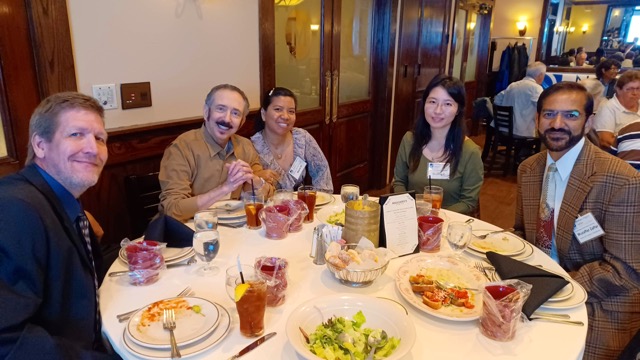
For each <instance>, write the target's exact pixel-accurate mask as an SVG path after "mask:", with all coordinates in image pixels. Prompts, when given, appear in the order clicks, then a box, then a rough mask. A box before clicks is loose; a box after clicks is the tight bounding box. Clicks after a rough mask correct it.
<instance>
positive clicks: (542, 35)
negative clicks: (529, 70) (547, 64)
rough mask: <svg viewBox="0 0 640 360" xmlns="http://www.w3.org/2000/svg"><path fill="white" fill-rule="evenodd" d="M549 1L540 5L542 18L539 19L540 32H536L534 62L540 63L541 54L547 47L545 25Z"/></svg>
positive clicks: (545, 0) (546, 0) (547, 21)
mask: <svg viewBox="0 0 640 360" xmlns="http://www.w3.org/2000/svg"><path fill="white" fill-rule="evenodd" d="M549 5H550V0H544V2H543V4H542V16H541V17H540V31H539V32H538V43H537V44H536V61H540V59H542V53H543V52H544V50H545V49H546V47H547V45H546V44H547V41H548V39H547V36H546V34H548V31H547V30H548V29H547V24H548V23H549V20H548V18H549V10H550V9H551V7H550V6H549Z"/></svg>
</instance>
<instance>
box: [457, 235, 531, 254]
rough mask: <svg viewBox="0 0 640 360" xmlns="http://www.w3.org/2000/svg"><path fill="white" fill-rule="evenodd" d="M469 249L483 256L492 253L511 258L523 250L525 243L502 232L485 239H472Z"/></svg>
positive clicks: (514, 236)
mask: <svg viewBox="0 0 640 360" xmlns="http://www.w3.org/2000/svg"><path fill="white" fill-rule="evenodd" d="M469 248H470V249H472V250H475V251H477V252H479V253H483V254H484V253H487V252H489V251H493V252H497V253H498V254H502V255H506V256H513V255H517V254H519V253H521V252H523V251H524V250H525V241H523V240H522V239H521V238H519V237H517V236H516V235H514V234H511V233H508V232H504V233H497V234H493V235H489V236H487V238H486V239H478V238H476V237H474V238H473V239H471V243H469Z"/></svg>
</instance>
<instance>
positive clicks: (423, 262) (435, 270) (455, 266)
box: [396, 255, 486, 321]
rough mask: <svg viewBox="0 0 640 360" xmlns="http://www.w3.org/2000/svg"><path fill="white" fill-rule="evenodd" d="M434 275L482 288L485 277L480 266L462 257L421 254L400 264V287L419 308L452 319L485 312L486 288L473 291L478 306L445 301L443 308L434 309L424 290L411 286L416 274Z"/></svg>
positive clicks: (472, 316)
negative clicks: (483, 307) (411, 279)
mask: <svg viewBox="0 0 640 360" xmlns="http://www.w3.org/2000/svg"><path fill="white" fill-rule="evenodd" d="M419 273H420V274H423V275H426V276H431V277H432V278H434V279H436V280H439V281H440V282H443V283H448V284H455V285H457V286H460V287H463V288H475V289H480V288H481V285H482V284H484V283H485V282H486V281H485V278H484V276H483V275H482V274H480V272H478V271H477V270H476V269H474V268H472V267H470V266H468V265H466V264H465V263H463V262H461V261H460V260H457V259H454V258H451V257H439V256H429V255H424V256H418V257H415V258H413V259H411V260H408V261H407V262H405V263H404V264H402V265H401V266H400V268H399V269H398V272H397V273H396V287H397V289H398V291H399V292H400V295H402V298H404V299H405V300H406V301H407V302H408V303H410V304H411V305H413V306H414V307H416V308H417V309H418V310H420V311H422V312H425V313H427V314H429V315H433V316H435V317H438V318H441V319H446V320H452V321H472V320H475V319H477V318H479V317H480V314H481V313H482V292H480V291H469V292H468V294H469V301H470V302H471V304H473V305H474V308H472V309H467V308H466V307H463V306H462V307H458V306H454V305H448V306H447V305H444V306H442V307H441V308H440V309H437V310H436V309H433V308H431V307H429V306H427V305H426V304H424V303H423V301H422V294H420V293H416V292H414V291H413V290H412V289H411V283H410V282H409V277H410V276H412V275H416V274H419Z"/></svg>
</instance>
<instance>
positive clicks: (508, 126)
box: [487, 104, 540, 176]
mask: <svg viewBox="0 0 640 360" xmlns="http://www.w3.org/2000/svg"><path fill="white" fill-rule="evenodd" d="M501 147H502V148H501ZM539 151H540V139H538V138H534V137H527V136H520V135H514V134H513V107H512V106H500V105H496V104H493V139H492V141H491V160H490V162H489V166H488V169H487V174H490V173H491V171H492V170H493V168H494V166H495V161H496V155H498V154H501V155H503V156H504V163H503V164H502V172H503V176H507V174H508V173H509V170H510V167H511V166H512V168H511V169H512V171H513V172H514V173H515V172H516V170H517V169H518V165H520V162H521V161H522V160H524V159H525V158H526V157H528V156H529V155H531V154H534V153H537V152H539ZM523 154H526V155H523ZM512 158H513V165H511V160H512Z"/></svg>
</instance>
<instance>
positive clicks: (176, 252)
mask: <svg viewBox="0 0 640 360" xmlns="http://www.w3.org/2000/svg"><path fill="white" fill-rule="evenodd" d="M136 241H142V240H136ZM190 253H193V248H192V247H190V246H188V247H183V248H173V247H165V248H164V249H162V257H163V258H164V262H165V264H173V263H176V262H180V261H182V260H184V259H185V258H186V257H189V256H188V255H189V254H190ZM191 255H193V254H191ZM118 257H119V258H120V260H122V261H124V263H125V264H128V263H129V262H128V261H127V251H126V248H120V251H119V252H118Z"/></svg>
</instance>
